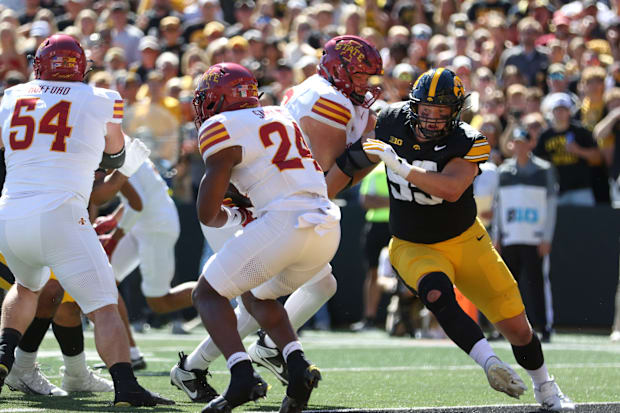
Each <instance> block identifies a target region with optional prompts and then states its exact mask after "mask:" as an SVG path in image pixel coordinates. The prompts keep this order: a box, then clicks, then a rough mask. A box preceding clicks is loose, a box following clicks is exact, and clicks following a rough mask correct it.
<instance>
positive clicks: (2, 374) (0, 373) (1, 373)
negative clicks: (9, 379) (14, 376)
mask: <svg viewBox="0 0 620 413" xmlns="http://www.w3.org/2000/svg"><path fill="white" fill-rule="evenodd" d="M8 375H9V369H8V368H7V367H6V366H5V365H4V364H0V392H1V391H2V386H4V379H6V376H8Z"/></svg>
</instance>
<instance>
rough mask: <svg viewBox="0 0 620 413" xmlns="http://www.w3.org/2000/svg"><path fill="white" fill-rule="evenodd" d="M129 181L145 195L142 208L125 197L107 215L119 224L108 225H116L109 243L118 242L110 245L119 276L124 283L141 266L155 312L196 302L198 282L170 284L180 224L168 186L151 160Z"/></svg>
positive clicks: (162, 311)
mask: <svg viewBox="0 0 620 413" xmlns="http://www.w3.org/2000/svg"><path fill="white" fill-rule="evenodd" d="M128 184H129V185H131V187H132V188H133V189H134V191H135V192H136V193H137V196H138V197H139V199H140V200H141V204H142V210H140V211H136V210H135V209H133V208H131V206H130V204H129V202H128V200H127V198H126V197H124V196H121V205H120V206H119V208H118V209H117V210H116V211H114V212H113V213H112V214H111V215H110V216H109V217H108V218H107V219H108V220H112V221H113V223H112V224H110V223H109V222H106V223H105V224H104V225H105V226H107V227H108V228H109V227H110V226H113V227H116V228H115V229H114V230H113V231H112V234H111V237H110V240H109V241H108V243H110V242H112V243H117V244H116V245H113V246H110V247H114V248H110V247H108V245H106V246H107V247H108V248H109V249H110V250H111V251H112V253H111V256H110V263H111V264H112V268H113V269H114V274H115V275H116V281H117V282H119V283H120V282H121V281H123V280H124V279H125V278H126V277H127V276H128V275H129V274H130V273H131V272H132V271H133V270H134V269H135V268H136V267H137V266H138V265H140V273H141V274H142V285H141V288H142V293H143V294H144V296H145V297H146V302H147V304H148V305H149V307H150V308H151V309H152V310H153V311H154V312H156V313H160V314H163V313H169V312H172V311H176V310H179V309H183V308H187V307H191V306H192V297H191V293H192V289H193V288H194V286H195V285H196V283H195V282H186V283H183V284H181V285H178V286H176V287H174V288H172V289H171V288H170V283H171V281H172V278H173V277H174V269H175V257H174V246H175V244H176V242H177V239H178V238H179V233H180V224H179V215H178V212H177V209H176V206H175V205H174V201H173V200H172V198H171V197H170V195H168V186H167V185H166V183H165V182H164V180H163V179H162V178H161V176H160V175H159V173H158V172H157V170H156V169H155V166H154V165H153V163H152V162H151V161H148V160H147V161H146V162H145V163H144V164H143V165H142V166H141V167H140V168H139V169H138V171H137V172H136V173H135V174H134V175H133V176H131V178H129V181H128ZM98 222H100V223H103V222H104V221H98ZM115 224H116V225H115ZM108 248H106V249H108Z"/></svg>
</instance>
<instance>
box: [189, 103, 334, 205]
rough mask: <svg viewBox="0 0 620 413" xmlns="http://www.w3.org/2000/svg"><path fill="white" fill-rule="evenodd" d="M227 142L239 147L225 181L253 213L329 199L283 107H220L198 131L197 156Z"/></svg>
mask: <svg viewBox="0 0 620 413" xmlns="http://www.w3.org/2000/svg"><path fill="white" fill-rule="evenodd" d="M232 146H240V147H241V149H242V160H241V163H239V164H237V165H235V167H234V168H233V171H232V176H231V182H232V184H233V185H235V186H236V187H237V188H238V189H239V191H240V192H241V193H242V194H244V195H245V196H247V197H249V198H250V199H251V200H252V204H253V205H254V207H255V208H256V212H257V214H258V215H259V216H260V215H261V214H262V212H265V211H267V210H300V209H311V208H320V207H324V206H327V205H328V204H331V202H330V201H329V200H328V198H327V186H326V184H325V178H324V176H323V172H322V171H321V168H320V167H319V165H318V163H317V162H316V161H315V160H314V159H313V158H312V155H311V154H310V151H309V150H308V148H307V146H306V144H305V141H304V139H303V135H302V133H301V130H300V128H299V126H298V125H297V123H296V122H295V121H294V120H293V118H292V117H291V116H290V114H289V113H288V112H287V110H286V109H284V108H282V107H278V106H267V107H258V108H249V109H240V110H235V111H230V112H223V113H220V114H218V115H215V116H213V117H211V118H209V119H208V120H207V121H206V122H204V123H203V124H202V126H201V127H200V131H199V148H200V153H201V154H202V157H203V159H207V158H208V157H209V156H211V155H213V154H214V153H217V152H219V151H221V150H222V149H225V148H229V147H232Z"/></svg>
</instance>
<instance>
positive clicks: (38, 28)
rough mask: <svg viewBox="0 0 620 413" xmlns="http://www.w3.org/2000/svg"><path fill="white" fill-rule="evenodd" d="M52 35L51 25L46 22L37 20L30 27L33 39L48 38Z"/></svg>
mask: <svg viewBox="0 0 620 413" xmlns="http://www.w3.org/2000/svg"><path fill="white" fill-rule="evenodd" d="M50 34H51V29H50V25H49V23H48V22H46V21H45V20H37V21H35V22H32V26H30V36H31V37H48V36H49V35H50Z"/></svg>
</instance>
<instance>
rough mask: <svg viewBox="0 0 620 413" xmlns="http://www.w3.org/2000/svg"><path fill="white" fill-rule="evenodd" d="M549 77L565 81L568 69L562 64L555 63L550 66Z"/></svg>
mask: <svg viewBox="0 0 620 413" xmlns="http://www.w3.org/2000/svg"><path fill="white" fill-rule="evenodd" d="M547 76H549V78H550V79H551V80H561V79H564V78H565V77H566V67H564V65H563V64H562V63H554V64H552V65H551V66H549V70H548V71H547Z"/></svg>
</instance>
